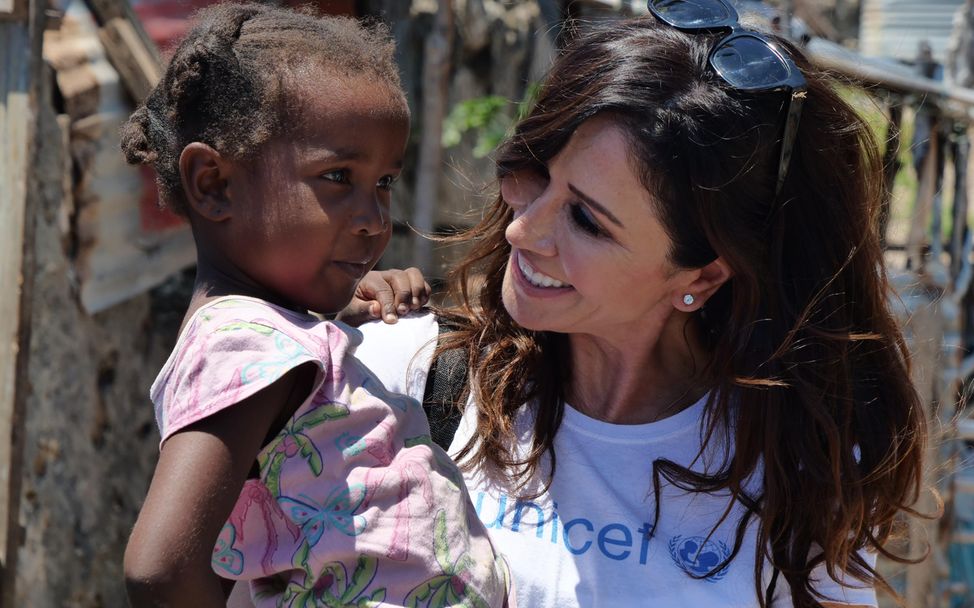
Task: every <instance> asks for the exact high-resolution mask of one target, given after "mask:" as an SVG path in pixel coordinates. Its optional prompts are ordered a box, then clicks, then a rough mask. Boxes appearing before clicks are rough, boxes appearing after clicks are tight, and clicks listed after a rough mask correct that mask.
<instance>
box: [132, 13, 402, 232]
mask: <svg viewBox="0 0 974 608" xmlns="http://www.w3.org/2000/svg"><path fill="white" fill-rule="evenodd" d="M197 17H198V24H197V25H196V26H195V27H194V28H193V29H192V30H191V31H190V33H189V34H188V35H187V36H186V38H185V39H184V40H183V41H182V42H181V43H180V45H179V46H178V47H177V49H176V52H175V54H174V55H173V57H172V60H171V61H170V64H169V66H168V68H167V69H166V73H165V75H164V76H163V78H162V81H161V82H160V83H159V84H158V85H157V86H156V88H155V89H153V91H152V93H151V94H150V95H149V96H148V97H147V98H146V100H145V102H144V103H143V104H142V105H140V106H139V108H138V109H137V110H136V111H135V112H134V113H133V114H132V116H131V117H130V118H129V120H128V122H126V123H125V124H124V125H123V126H122V129H121V136H122V138H121V143H122V150H123V152H124V153H125V158H126V160H127V161H128V162H130V163H133V164H151V165H152V166H153V167H154V168H155V170H156V174H157V183H158V185H159V189H160V193H161V202H162V203H163V204H164V205H166V206H168V207H170V208H172V209H173V210H175V211H177V212H179V213H184V214H185V212H186V208H185V200H184V197H183V193H182V186H181V180H180V175H179V157H180V154H181V153H182V150H183V148H185V147H186V145H187V144H189V143H191V142H201V143H205V144H207V145H209V146H211V147H213V148H214V149H215V150H217V151H218V152H220V153H221V154H223V155H226V156H227V157H229V158H233V159H237V160H242V159H247V158H251V157H253V156H254V155H256V154H257V153H258V151H259V148H260V146H261V145H262V144H263V143H265V142H266V141H268V140H269V139H270V138H272V137H274V136H275V135H278V134H281V133H282V132H283V131H284V130H285V128H292V129H298V128H300V127H301V126H302V124H303V123H301V122H300V121H299V120H295V119H294V118H293V117H291V116H289V112H288V110H289V109H291V108H293V105H294V103H293V100H291V99H289V94H290V92H291V91H292V90H295V89H297V87H295V86H290V85H293V84H294V83H295V82H296V81H298V79H300V78H301V73H302V69H301V68H302V67H303V66H306V65H309V64H310V65H316V66H319V67H322V68H327V69H330V70H332V71H333V72H334V73H335V74H336V75H337V76H338V77H347V78H351V77H355V76H356V75H358V74H365V75H368V76H369V77H374V80H375V82H377V83H378V84H379V85H381V84H385V85H387V86H388V87H389V90H390V91H391V92H392V94H394V95H398V96H400V98H401V99H402V100H403V106H404V109H405V97H404V96H403V94H402V91H401V88H400V84H399V75H398V69H397V67H396V65H395V61H394V58H393V54H394V45H393V43H392V41H391V39H390V37H389V33H388V30H387V29H385V28H383V27H382V26H370V27H364V26H362V25H361V24H359V23H358V22H357V21H355V20H353V19H347V18H335V17H316V16H314V15H311V14H306V13H302V12H297V11H294V10H290V9H285V8H278V7H273V6H268V5H261V4H249V3H248V4H236V3H227V4H219V5H214V6H211V7H208V8H205V9H203V10H201V11H199V13H197Z"/></svg>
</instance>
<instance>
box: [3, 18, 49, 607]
mask: <svg viewBox="0 0 974 608" xmlns="http://www.w3.org/2000/svg"><path fill="white" fill-rule="evenodd" d="M44 9H45V2H44V0H31V2H30V5H29V11H28V15H27V16H26V17H25V18H24V19H21V20H20V21H10V22H0V184H3V188H0V260H3V263H2V264H0V565H2V567H3V571H2V573H0V574H2V576H0V605H2V606H5V607H12V606H13V605H14V589H13V581H14V576H15V572H16V557H17V548H18V547H19V546H20V544H21V542H22V539H21V534H20V525H19V512H20V493H21V477H20V472H21V470H22V459H23V445H22V441H23V437H24V433H23V423H24V404H25V401H26V397H27V392H28V390H29V387H28V382H27V360H28V355H29V345H30V309H31V307H30V297H31V288H32V286H33V259H32V252H33V222H32V218H33V216H32V214H31V207H30V201H31V198H32V193H31V187H32V180H31V178H30V173H31V167H32V166H33V165H34V163H33V162H32V161H33V160H34V158H33V157H34V153H35V149H36V145H35V142H34V137H35V132H36V123H37V97H38V90H39V82H40V78H41V70H42V66H43V62H42V61H41V43H42V39H43V28H44V18H43V15H44Z"/></svg>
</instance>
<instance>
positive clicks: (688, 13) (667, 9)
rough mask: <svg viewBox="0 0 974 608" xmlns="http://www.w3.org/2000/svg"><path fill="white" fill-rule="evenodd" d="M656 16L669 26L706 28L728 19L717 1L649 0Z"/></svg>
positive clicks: (720, 3)
mask: <svg viewBox="0 0 974 608" xmlns="http://www.w3.org/2000/svg"><path fill="white" fill-rule="evenodd" d="M649 4H650V6H651V7H652V9H653V10H654V11H655V12H656V14H657V15H659V16H660V17H662V18H663V19H664V20H666V21H667V22H668V23H669V24H670V25H673V26H676V27H686V28H695V27H698V28H706V27H710V26H712V25H714V24H715V23H723V22H725V21H727V20H728V19H730V17H731V13H730V11H729V10H728V9H727V6H726V5H724V3H722V2H718V1H717V0H709V1H708V0H650V3H649Z"/></svg>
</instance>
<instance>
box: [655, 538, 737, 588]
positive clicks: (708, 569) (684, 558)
mask: <svg viewBox="0 0 974 608" xmlns="http://www.w3.org/2000/svg"><path fill="white" fill-rule="evenodd" d="M669 546H670V557H672V558H673V561H674V562H675V563H676V565H677V566H679V567H680V569H681V570H683V571H684V572H686V573H687V574H690V575H692V576H695V577H702V578H703V580H706V581H710V582H714V581H719V580H720V579H722V578H724V575H726V574H727V566H724V567H723V568H720V569H719V570H715V568H717V567H718V566H719V565H720V564H721V563H723V561H724V560H726V559H727V558H728V557H730V554H731V552H730V549H728V548H727V545H726V544H725V543H724V542H723V541H720V540H717V541H714V540H707V539H705V538H704V537H702V536H691V537H689V538H683V537H682V536H679V535H677V536H674V537H673V538H671V539H670V543H669Z"/></svg>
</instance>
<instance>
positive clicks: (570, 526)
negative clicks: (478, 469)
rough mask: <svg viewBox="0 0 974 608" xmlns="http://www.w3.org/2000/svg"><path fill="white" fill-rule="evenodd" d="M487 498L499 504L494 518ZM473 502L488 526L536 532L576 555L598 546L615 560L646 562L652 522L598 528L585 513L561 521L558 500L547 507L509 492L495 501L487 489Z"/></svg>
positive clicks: (545, 539) (537, 536)
mask: <svg viewBox="0 0 974 608" xmlns="http://www.w3.org/2000/svg"><path fill="white" fill-rule="evenodd" d="M509 500H510V501H511V502H512V503H513V508H512V509H508V508H507V504H508V501H509ZM485 501H488V502H490V503H492V505H493V506H495V507H496V515H494V517H493V519H492V518H491V517H490V514H488V513H484V502H485ZM474 506H475V508H476V510H477V515H478V516H479V517H480V519H481V521H483V522H484V525H485V526H486V527H487V528H488V529H505V530H510V531H511V532H517V533H520V534H525V535H528V534H532V533H533V534H534V537H535V538H537V539H538V540H539V541H540V542H548V543H551V544H561V545H563V546H564V547H565V548H566V549H568V551H570V552H571V553H572V554H574V555H582V554H583V553H586V552H588V551H590V550H596V551H598V552H599V553H601V554H602V555H603V556H605V557H607V558H609V559H613V560H616V561H624V560H628V559H630V558H631V559H637V558H638V559H639V563H640V564H641V565H645V564H646V557H647V553H648V551H649V541H650V536H651V534H650V533H651V531H652V529H653V526H652V525H651V524H648V523H643V524H642V525H641V526H640V527H639V528H638V529H636V530H633V529H631V528H630V526H627V525H626V524H623V523H608V524H605V525H603V526H601V527H599V528H596V525H595V524H594V523H593V522H592V521H591V520H589V519H586V518H584V517H576V518H573V519H570V520H568V521H562V520H561V519H560V518H559V516H558V503H554V505H553V508H551V509H549V510H548V511H545V509H543V508H542V507H540V506H539V505H537V504H536V503H534V502H531V501H528V500H516V499H515V498H513V497H511V496H507V495H506V494H501V495H500V496H499V497H498V498H497V500H496V501H495V500H494V497H493V496H491V495H489V494H487V493H486V492H484V491H479V492H477V497H476V500H475V501H474Z"/></svg>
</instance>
